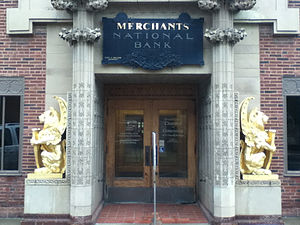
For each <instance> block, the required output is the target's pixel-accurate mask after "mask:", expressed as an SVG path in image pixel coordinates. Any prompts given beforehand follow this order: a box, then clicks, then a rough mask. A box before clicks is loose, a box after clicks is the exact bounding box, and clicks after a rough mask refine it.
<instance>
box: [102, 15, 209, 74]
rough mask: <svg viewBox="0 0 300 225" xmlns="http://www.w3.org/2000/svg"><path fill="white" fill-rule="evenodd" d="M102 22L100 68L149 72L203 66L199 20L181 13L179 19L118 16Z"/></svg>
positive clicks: (201, 26) (201, 32)
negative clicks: (118, 66)
mask: <svg viewBox="0 0 300 225" xmlns="http://www.w3.org/2000/svg"><path fill="white" fill-rule="evenodd" d="M102 22H103V60H102V64H123V65H128V66H132V67H142V68H144V69H148V70H159V69H163V68H165V67H176V66H180V65H204V61H203V19H202V18H200V19H191V17H190V16H189V15H188V14H186V13H182V14H181V15H180V16H179V18H178V19H136V18H128V17H127V15H126V14H125V13H119V14H118V15H117V16H116V17H115V18H105V17H103V18H102Z"/></svg>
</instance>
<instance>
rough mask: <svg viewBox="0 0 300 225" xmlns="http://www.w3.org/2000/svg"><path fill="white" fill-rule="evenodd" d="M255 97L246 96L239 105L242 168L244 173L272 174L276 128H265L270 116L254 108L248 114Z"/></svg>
mask: <svg viewBox="0 0 300 225" xmlns="http://www.w3.org/2000/svg"><path fill="white" fill-rule="evenodd" d="M253 99H254V97H247V98H245V99H244V100H243V101H242V102H241V104H240V107H239V114H240V126H241V140H240V144H241V145H240V148H241V151H240V170H241V173H242V174H251V175H271V174H272V172H271V170H270V164H271V161H272V156H273V153H274V152H275V151H276V147H275V133H276V131H274V130H265V128H264V126H265V124H266V123H267V122H268V119H269V118H268V116H267V115H266V114H264V113H263V112H261V111H259V110H258V108H254V109H252V110H251V111H250V113H249V114H248V106H249V102H250V101H251V100H253Z"/></svg>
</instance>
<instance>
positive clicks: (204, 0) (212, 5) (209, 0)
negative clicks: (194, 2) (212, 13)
mask: <svg viewBox="0 0 300 225" xmlns="http://www.w3.org/2000/svg"><path fill="white" fill-rule="evenodd" d="M198 6H199V8H200V9H203V10H218V9H220V2H219V0H199V1H198Z"/></svg>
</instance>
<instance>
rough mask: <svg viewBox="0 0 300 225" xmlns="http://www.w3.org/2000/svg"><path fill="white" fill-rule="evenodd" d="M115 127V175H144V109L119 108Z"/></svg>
mask: <svg viewBox="0 0 300 225" xmlns="http://www.w3.org/2000/svg"><path fill="white" fill-rule="evenodd" d="M115 127H116V131H115V132H116V133H115V137H116V142H115V154H116V155H115V158H116V162H115V167H116V168H115V176H116V177H143V175H144V151H143V149H144V112H143V110H117V111H116V126H115Z"/></svg>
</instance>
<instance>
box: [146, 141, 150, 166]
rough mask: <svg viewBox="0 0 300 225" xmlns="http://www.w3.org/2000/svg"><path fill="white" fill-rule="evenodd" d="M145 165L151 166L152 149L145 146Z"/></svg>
mask: <svg viewBox="0 0 300 225" xmlns="http://www.w3.org/2000/svg"><path fill="white" fill-rule="evenodd" d="M145 165H146V166H151V147H150V146H145Z"/></svg>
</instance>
